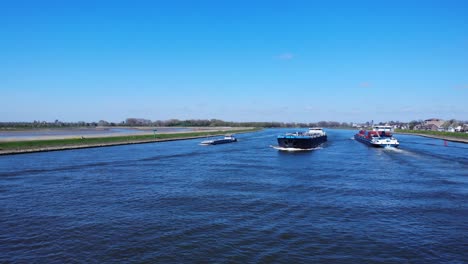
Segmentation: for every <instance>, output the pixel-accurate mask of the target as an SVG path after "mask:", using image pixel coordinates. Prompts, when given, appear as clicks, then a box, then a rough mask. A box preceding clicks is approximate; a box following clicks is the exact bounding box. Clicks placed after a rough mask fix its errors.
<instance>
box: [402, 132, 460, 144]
mask: <svg viewBox="0 0 468 264" xmlns="http://www.w3.org/2000/svg"><path fill="white" fill-rule="evenodd" d="M394 134H402V135H412V136H421V137H427V138H435V139H442V140H447V141H452V142H459V143H465V144H466V143H468V139H466V138H456V137H447V136H439V135H426V134H419V133H404V132H394Z"/></svg>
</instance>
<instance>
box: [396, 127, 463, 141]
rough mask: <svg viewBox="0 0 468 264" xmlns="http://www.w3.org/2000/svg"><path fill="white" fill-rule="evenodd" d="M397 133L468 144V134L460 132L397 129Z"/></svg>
mask: <svg viewBox="0 0 468 264" xmlns="http://www.w3.org/2000/svg"><path fill="white" fill-rule="evenodd" d="M395 133H399V134H407V135H417V136H422V137H430V138H438V139H443V140H448V141H455V142H462V143H468V133H459V132H440V131H426V130H401V129H396V130H395Z"/></svg>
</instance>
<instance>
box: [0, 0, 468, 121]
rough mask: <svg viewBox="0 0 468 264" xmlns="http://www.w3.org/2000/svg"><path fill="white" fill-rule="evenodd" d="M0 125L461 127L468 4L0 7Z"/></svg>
mask: <svg viewBox="0 0 468 264" xmlns="http://www.w3.org/2000/svg"><path fill="white" fill-rule="evenodd" d="M0 38H1V40H0V92H1V98H2V100H1V106H0V121H33V120H46V121H54V120H55V119H59V120H62V121H99V120H100V119H103V120H107V121H114V122H118V121H122V120H124V119H125V118H127V117H140V118H147V119H151V120H166V119H170V118H178V119H211V118H218V119H222V120H226V121H284V122H315V121H320V120H333V121H346V122H351V121H355V122H362V121H367V120H375V121H390V120H394V121H396V120H399V121H410V120H412V119H425V118H431V117H439V118H443V119H449V118H455V119H462V120H467V119H468V1H464V0H460V1H452V0H444V1H442V0H437V1H427V0H425V1H418V0H414V1H395V0H392V1H375V0H370V1H359V0H357V1H306V0H305V1H293V0H291V1H271V0H270V1H250V0H249V1H243V0H236V1H219V0H214V1H203V0H199V1H177V0H171V1H157V0H156V1H137V0H134V1H83V0H80V1H58V0H57V1H48V0H41V1H35V0H34V1H22V0H15V1H6V0H4V1H0Z"/></svg>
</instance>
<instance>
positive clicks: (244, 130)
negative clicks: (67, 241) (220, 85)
mask: <svg viewBox="0 0 468 264" xmlns="http://www.w3.org/2000/svg"><path fill="white" fill-rule="evenodd" d="M225 129H226V128H222V129H221V130H204V131H203V132H206V133H210V134H205V135H197V136H193V135H187V136H184V135H183V134H184V133H178V134H179V136H176V137H169V138H149V139H127V140H122V141H115V142H96V143H87V144H75V145H73V144H72V145H65V144H63V145H57V146H44V147H37V148H34V147H25V148H17V149H5V150H2V149H1V148H0V156H4V155H18V154H28V153H37V152H51V151H61V150H74V149H86V148H100V147H112V146H121V145H133V144H146V143H157V142H168V141H179V140H190V139H197V138H208V137H215V136H222V135H225V134H226V132H227V131H229V132H230V133H236V134H243V133H251V132H256V131H259V129H257V128H238V129H236V128H230V129H229V130H227V129H226V130H225ZM185 133H186V134H190V133H191V132H185ZM167 134H173V133H165V135H167ZM112 136H113V135H111V136H105V137H94V138H95V139H99V138H112ZM126 136H129V137H131V136H132V135H126ZM133 136H135V135H133ZM137 136H148V135H142V134H137ZM76 137H78V136H74V138H76ZM114 137H115V136H114ZM47 139H49V138H43V137H42V138H41V137H37V138H36V140H33V141H37V142H40V141H43V140H47ZM60 139H63V140H66V139H68V138H63V137H62V138H60ZM60 139H59V140H60ZM18 142H21V141H18ZM0 143H1V142H0Z"/></svg>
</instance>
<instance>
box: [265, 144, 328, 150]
mask: <svg viewBox="0 0 468 264" xmlns="http://www.w3.org/2000/svg"><path fill="white" fill-rule="evenodd" d="M270 147H272V148H274V149H277V150H280V151H311V150H319V149H322V147H316V148H308V149H301V148H283V147H280V146H272V145H270Z"/></svg>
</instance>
